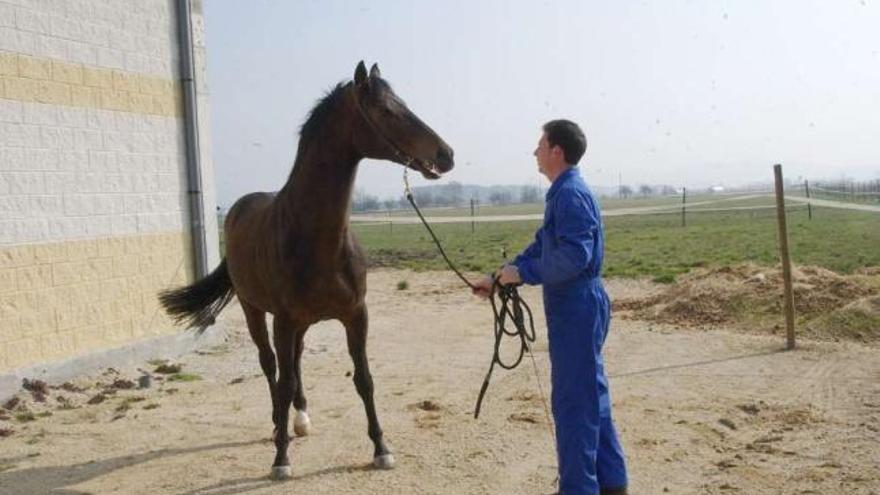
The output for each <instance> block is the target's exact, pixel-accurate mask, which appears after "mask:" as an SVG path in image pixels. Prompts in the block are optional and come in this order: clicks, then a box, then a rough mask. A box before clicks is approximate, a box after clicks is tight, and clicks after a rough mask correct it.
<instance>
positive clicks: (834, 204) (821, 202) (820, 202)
mask: <svg viewBox="0 0 880 495" xmlns="http://www.w3.org/2000/svg"><path fill="white" fill-rule="evenodd" d="M785 199H786V201H799V202H801V203H806V202H810V204H813V205H816V206H824V207H826V208H841V209H844V210H859V211H873V212H876V213H880V206H871V205H860V204H856V203H843V202H841V201H830V200H827V199H815V198H810V199H807V198H805V197H803V196H786V197H785Z"/></svg>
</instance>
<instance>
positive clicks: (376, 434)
mask: <svg viewBox="0 0 880 495" xmlns="http://www.w3.org/2000/svg"><path fill="white" fill-rule="evenodd" d="M342 323H343V325H344V326H345V336H346V340H347V342H348V353H349V354H350V355H351V359H352V361H353V362H354V386H355V388H357V392H358V395H360V396H361V399H362V400H363V401H364V408H365V409H366V411H367V422H368V423H369V425H368V427H367V433H368V434H369V435H370V439H371V440H372V441H373V446H374V447H375V448H374V450H373V466H375V467H377V468H380V469H391V468H393V467H394V456H393V455H392V454H391V450H389V449H388V446H386V445H385V441H384V440H383V439H382V427H380V426H379V418H378V417H377V416H376V405H375V404H374V403H373V377H372V375H370V365H369V363H368V362H367V326H368V322H367V308H366V306H365V305H361V306H360V307H359V308H358V309H357V310H355V312H354V313H353V315H352V316H351V318H350V319H349V320H348V321H343V322H342Z"/></svg>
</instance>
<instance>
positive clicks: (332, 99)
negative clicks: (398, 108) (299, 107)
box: [299, 78, 392, 143]
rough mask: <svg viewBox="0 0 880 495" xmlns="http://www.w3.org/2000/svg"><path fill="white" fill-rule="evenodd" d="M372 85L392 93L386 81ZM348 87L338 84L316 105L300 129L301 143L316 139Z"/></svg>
mask: <svg viewBox="0 0 880 495" xmlns="http://www.w3.org/2000/svg"><path fill="white" fill-rule="evenodd" d="M372 84H376V85H377V87H378V88H380V90H381V91H392V89H391V85H390V84H388V81H385V80H384V79H381V78H377V79H376V80H374V81H373V83H372ZM347 86H348V83H346V82H344V81H343V82H340V83H338V84H337V85H336V86H335V87H334V88H333V89H331V90H330V91H328V92H327V94H325V95H324V97H323V98H321V99H319V100H318V101H317V102H316V103H315V106H314V107H313V108H312V110H311V111H310V112H309V116H308V117H307V118H306V121H305V123H303V125H302V126H301V127H300V129H299V142H300V143H303V142H309V141H311V140H312V138H314V137H315V134H317V132H318V129H320V128H321V127H322V126H323V125H324V121H325V120H327V115H328V114H329V113H330V109H331V108H333V106H334V105H335V104H336V102H337V101H338V100H339V99H340V98H342V94H343V92H344V91H343V90H344V89H345V88H346V87H347Z"/></svg>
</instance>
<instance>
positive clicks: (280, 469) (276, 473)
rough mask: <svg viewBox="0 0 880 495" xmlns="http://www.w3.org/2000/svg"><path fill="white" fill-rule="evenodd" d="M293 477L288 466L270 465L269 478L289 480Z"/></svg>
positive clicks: (291, 470)
mask: <svg viewBox="0 0 880 495" xmlns="http://www.w3.org/2000/svg"><path fill="white" fill-rule="evenodd" d="M292 477H293V469H291V467H290V466H272V475H271V478H272V479H273V480H276V481H280V480H289V479H290V478H292Z"/></svg>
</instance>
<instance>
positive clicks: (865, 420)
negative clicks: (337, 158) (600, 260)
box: [0, 271, 880, 495]
mask: <svg viewBox="0 0 880 495" xmlns="http://www.w3.org/2000/svg"><path fill="white" fill-rule="evenodd" d="M402 280H406V281H408V283H409V288H408V289H407V290H397V288H396V286H397V283H398V282H399V281H402ZM458 284H459V282H458V281H457V280H456V279H455V278H453V277H452V276H450V275H447V274H446V273H420V274H415V273H411V272H402V271H378V272H373V273H371V274H370V278H369V286H370V293H369V302H370V308H371V335H370V343H369V346H370V347H369V348H370V355H371V366H372V371H373V377H374V380H375V385H376V402H377V405H378V409H379V417H380V420H381V422H382V426H383V428H384V430H385V436H386V439H387V441H388V443H389V445H390V446H391V448H392V449H393V450H394V452H395V455H396V457H397V463H398V465H397V468H396V469H394V470H392V471H376V470H373V469H370V467H369V463H370V461H371V455H372V444H371V443H370V441H369V439H368V438H367V435H366V418H365V415H364V411H363V406H362V404H361V401H360V399H359V398H358V396H357V393H356V392H355V389H354V386H353V384H352V382H351V378H350V377H349V376H347V374H348V373H349V372H350V371H351V369H352V366H351V361H350V359H349V357H348V354H347V352H346V350H345V343H344V341H345V339H344V336H343V332H342V328H341V326H340V325H339V324H337V323H335V322H328V323H324V324H321V325H318V326H315V327H313V328H312V329H311V330H310V333H309V334H308V336H307V337H306V341H307V346H308V347H307V350H306V353H305V356H304V364H303V366H304V381H305V385H306V389H307V397H308V400H309V410H310V411H309V412H310V414H311V417H312V426H313V429H312V434H311V435H310V436H307V437H303V438H297V439H295V440H294V442H293V443H292V445H291V454H292V457H291V459H292V461H293V465H294V466H293V467H294V479H292V480H290V481H286V482H283V483H279V482H273V481H270V480H269V479H268V477H267V475H268V473H269V467H270V465H271V462H272V458H273V452H274V448H273V446H272V444H270V443H269V441H268V438H269V435H270V432H271V429H272V427H271V424H270V403H269V398H268V393H267V390H266V385H265V381H264V379H263V377H262V375H260V372H259V366H258V363H257V357H256V353H255V350H254V348H253V346H252V344H251V343H250V341H249V340H248V337H247V333H246V330H245V327H244V323H243V318H242V315H241V312H240V309H239V308H238V307H237V305H232V306H230V307H229V308H228V309H227V310H226V311H225V312H224V315H223V319H222V321H221V324H222V325H225V326H226V327H227V328H228V329H229V332H230V336H229V340H228V342H227V343H226V344H224V345H222V346H219V347H216V348H212V349H208V350H206V351H204V352H201V353H199V354H194V355H191V356H188V357H187V358H185V359H183V360H181V361H180V363H181V364H182V365H183V371H184V372H187V373H192V374H198V375H200V376H201V377H202V380H200V381H192V382H173V383H169V382H167V381H160V380H158V379H154V381H153V386H152V387H151V388H149V389H146V390H136V389H132V390H119V391H118V392H116V393H115V394H112V395H109V396H108V398H107V399H106V400H105V401H103V402H101V403H100V404H95V405H88V404H84V402H85V400H86V399H88V398H89V397H91V396H94V395H96V394H97V393H98V391H99V389H97V388H89V389H86V390H83V391H81V392H76V391H72V392H70V391H64V390H58V389H52V390H50V392H49V398H48V399H47V401H46V402H45V403H42V404H41V403H34V402H33V398H32V397H31V396H30V394H28V393H26V392H23V393H22V394H21V398H22V401H23V404H24V405H25V407H30V408H31V409H32V410H33V411H35V412H39V411H41V410H49V409H51V411H52V415H51V416H45V417H40V416H39V415H38V417H37V418H36V419H35V420H34V421H30V422H20V421H17V420H16V419H14V417H13V416H12V415H13V414H15V413H14V412H12V413H9V412H7V413H6V415H7V416H8V417H9V419H7V420H5V421H4V420H0V427H4V428H11V429H12V431H11V432H8V436H5V437H2V438H0V493H3V494H31V493H34V494H46V493H62V494H84V493H89V494H140V493H145V494H146V493H149V494H206V495H207V494H211V495H219V494H232V493H249V494H270V493H271V494H276V493H302V494H323V493H328V494H329V493H333V494H383V495H385V494H398V493H400V494H404V493H405V494H509V493H517V494H519V493H522V494H540V495H545V494H549V493H552V492H553V491H555V487H554V485H553V481H554V478H555V456H554V449H553V443H552V439H551V436H550V433H549V431H548V425H547V423H546V421H545V419H544V417H545V416H544V409H543V406H542V402H541V398H540V394H539V392H538V388H537V385H536V383H537V382H536V378H535V368H534V367H533V366H532V363H531V362H530V361H528V360H527V361H526V362H524V365H523V366H521V367H520V368H518V369H516V370H515V371H512V372H504V371H500V372H496V374H495V377H494V380H493V382H492V385H491V386H490V389H489V393H488V395H487V398H486V401H485V403H484V407H483V413H482V415H481V417H480V419H479V420H474V419H473V418H472V411H473V406H474V401H475V399H476V394H477V392H478V389H479V386H480V384H481V382H482V379H483V376H484V374H485V372H486V368H487V366H488V363H489V359H490V355H491V354H490V353H491V347H492V336H491V318H490V313H489V310H488V307H487V305H486V303H484V302H482V301H480V300H478V299H476V298H474V297H472V296H471V295H470V294H469V293H468V292H466V291H465V290H462V289H461V288H460V286H459V285H458ZM608 287H609V291H610V292H611V294H612V297H618V298H633V297H638V296H642V295H647V294H649V293H650V292H651V291H655V290H656V288H655V287H654V286H652V285H651V284H649V283H645V282H632V281H629V282H627V281H611V282H609V283H608ZM525 297H526V298H527V300H529V301H530V302H531V304H532V306H533V308H534V309H535V310H536V312H537V313H538V314H541V311H542V310H541V304H540V300H541V298H540V293H539V292H538V291H535V290H532V289H529V290H526V291H525ZM538 321H539V328H538V335H539V342H538V343H537V345H536V349H535V361H536V364H537V369H538V370H540V379H541V381H542V383H543V384H544V387H545V388H546V387H547V384H548V355H547V345H546V341H545V339H544V337H545V327H544V324H543V317H540V318H538ZM782 346H783V342H782V341H781V339H780V338H779V337H771V336H767V337H765V336H756V335H738V334H735V333H732V332H725V331H717V330H716V331H705V330H693V329H689V330H684V329H676V328H673V327H668V326H658V325H656V324H651V323H646V322H641V321H635V320H629V319H623V318H616V319H615V320H614V323H613V328H612V332H611V334H610V336H609V339H608V342H607V344H606V359H607V363H608V364H607V365H608V369H609V372H610V375H611V387H612V394H613V398H614V413H615V416H616V420H617V423H618V427H619V429H620V431H621V434H622V437H623V443H624V446H625V448H626V450H627V453H628V458H629V463H630V470H631V478H632V479H631V488H632V490H631V493H633V494H663V493H674V494H729V493H742V494H811V493H815V494H829V493H833V494H880V433H878V431H880V352H878V351H880V349H878V348H877V347H871V346H864V345H860V344H853V343H818V342H806V341H805V342H801V343H800V346H799V348H798V349H797V350H795V351H791V352H782V351H781V348H782ZM143 367H144V368H145V369H151V370H152V369H153V368H154V366H151V365H149V364H147V363H144V366H143ZM137 376H138V372H137V370H134V369H131V370H118V373H114V372H105V373H104V374H97V375H95V376H93V377H84V378H83V379H81V380H78V381H77V382H76V384H78V385H81V386H87V385H94V384H95V383H97V382H105V383H106V382H108V381H113V380H114V379H118V378H119V377H127V378H129V379H132V380H137ZM233 382H237V383H233ZM61 395H66V396H67V399H68V401H69V402H68V404H69V405H68V406H67V408H61V407H57V405H58V404H59V403H58V402H57V401H58V398H59V396H61ZM141 399H143V400H141ZM425 401H430V403H428V404H426V403H425ZM53 405H54V406H53ZM50 406H51V407H50ZM426 406H428V407H426ZM19 407H21V404H19ZM41 408H43V409H41ZM426 409H427V410H426Z"/></svg>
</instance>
